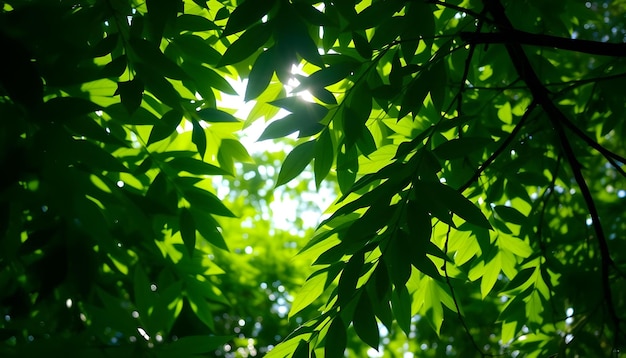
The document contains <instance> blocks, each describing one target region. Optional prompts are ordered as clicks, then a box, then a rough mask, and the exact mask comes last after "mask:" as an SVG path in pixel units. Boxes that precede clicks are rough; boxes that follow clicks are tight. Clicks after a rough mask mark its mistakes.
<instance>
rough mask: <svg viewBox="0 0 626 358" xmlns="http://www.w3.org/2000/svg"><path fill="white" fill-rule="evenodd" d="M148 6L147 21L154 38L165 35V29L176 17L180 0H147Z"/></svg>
mask: <svg viewBox="0 0 626 358" xmlns="http://www.w3.org/2000/svg"><path fill="white" fill-rule="evenodd" d="M146 5H147V7H148V14H147V22H148V28H149V29H150V32H151V36H152V39H154V40H156V39H160V38H161V37H163V31H164V30H165V28H166V27H167V26H168V25H169V24H171V23H172V22H173V21H174V20H175V19H176V14H177V13H178V10H179V6H180V5H181V1H180V0H170V1H161V0H146Z"/></svg>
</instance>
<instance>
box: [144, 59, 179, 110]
mask: <svg viewBox="0 0 626 358" xmlns="http://www.w3.org/2000/svg"><path fill="white" fill-rule="evenodd" d="M135 69H136V70H137V75H138V76H139V77H140V79H141V81H142V82H143V83H144V84H145V86H146V88H147V89H148V90H149V91H150V93H152V94H153V95H155V96H156V97H157V98H158V99H160V100H161V101H163V103H165V104H167V105H168V106H170V107H172V108H178V107H180V104H181V101H182V98H181V97H180V94H179V93H178V91H176V89H175V88H174V86H173V85H172V84H171V83H170V82H169V81H168V80H166V79H165V78H164V77H163V75H162V74H159V73H157V72H155V71H153V70H152V69H150V68H149V67H146V66H144V65H141V64H139V63H136V64H135ZM144 99H145V98H144ZM140 108H141V107H140Z"/></svg>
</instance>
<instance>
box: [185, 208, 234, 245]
mask: <svg viewBox="0 0 626 358" xmlns="http://www.w3.org/2000/svg"><path fill="white" fill-rule="evenodd" d="M190 211H191V214H192V215H193V219H194V223H195V226H196V230H198V233H200V236H202V238H203V239H205V240H206V241H208V242H209V243H210V244H211V245H213V246H215V247H217V248H218V249H221V250H224V251H229V249H228V245H226V241H225V240H224V236H222V233H221V230H220V229H219V223H218V222H217V221H215V219H213V217H212V216H211V215H210V214H208V213H207V212H206V211H205V210H204V209H203V208H196V207H192V208H191V209H190Z"/></svg>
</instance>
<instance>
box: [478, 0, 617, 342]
mask: <svg viewBox="0 0 626 358" xmlns="http://www.w3.org/2000/svg"><path fill="white" fill-rule="evenodd" d="M483 4H484V5H485V7H486V8H487V10H488V11H489V13H491V15H492V16H493V18H494V19H495V21H496V24H497V26H498V28H499V30H500V31H503V32H511V31H512V30H513V26H512V24H511V22H510V21H509V19H508V17H507V16H506V13H505V10H504V7H503V6H502V4H501V3H500V1H499V0H483ZM505 46H506V49H507V52H508V53H509V57H510V59H511V61H512V62H513V66H514V67H515V69H516V70H517V73H518V74H519V76H520V77H521V78H522V80H523V81H524V82H526V84H527V85H528V88H529V90H530V92H531V93H532V95H533V98H534V100H535V101H536V102H537V103H538V104H539V105H540V106H541V107H542V108H543V109H544V110H545V111H546V114H547V115H548V118H549V119H550V121H551V123H552V126H553V127H554V130H555V131H556V135H557V137H558V139H559V141H560V143H561V146H562V147H563V151H564V152H565V157H566V159H567V161H568V163H569V165H570V167H571V169H572V172H573V174H574V179H575V180H576V183H577V185H578V186H579V188H580V190H581V193H582V195H583V199H584V201H585V204H586V205H587V209H588V210H589V214H590V216H591V220H592V223H593V224H592V225H593V228H594V231H595V233H596V237H597V239H598V247H599V249H600V268H601V276H602V277H601V280H602V288H603V294H604V300H605V302H606V305H607V309H608V313H609V315H610V317H611V320H612V321H613V322H612V323H613V325H614V326H615V338H616V339H617V336H619V331H620V320H619V317H618V316H617V313H616V312H615V306H614V304H613V294H612V291H611V286H610V282H609V267H610V266H611V262H612V260H611V255H610V252H609V247H608V243H607V240H606V237H605V235H604V230H603V228H602V225H601V223H600V217H599V214H598V211H597V208H596V205H595V202H594V200H593V196H592V194H591V191H590V190H589V187H588V186H587V183H586V181H585V178H584V176H583V174H582V168H581V165H580V163H579V162H578V160H577V158H576V154H575V153H574V150H573V148H572V146H571V144H570V141H569V139H568V138H567V136H566V134H565V130H564V129H563V125H564V124H565V123H567V122H568V119H567V117H566V116H565V114H563V112H562V111H561V110H560V109H559V108H558V107H557V106H556V105H555V104H554V102H553V101H552V100H551V99H550V93H549V91H548V89H547V88H546V87H545V86H544V85H543V84H542V83H541V81H540V80H539V77H538V76H537V73H536V72H535V70H534V69H533V67H532V65H531V64H530V61H529V59H528V57H527V56H526V53H525V52H524V50H523V48H522V44H521V43H516V42H506V43H505Z"/></svg>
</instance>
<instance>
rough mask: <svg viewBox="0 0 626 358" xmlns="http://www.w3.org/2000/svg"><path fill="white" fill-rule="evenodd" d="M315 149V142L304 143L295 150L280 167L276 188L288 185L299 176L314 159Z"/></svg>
mask: <svg viewBox="0 0 626 358" xmlns="http://www.w3.org/2000/svg"><path fill="white" fill-rule="evenodd" d="M314 148H315V141H308V142H304V143H302V144H300V145H298V146H296V147H295V148H293V150H292V151H291V152H289V154H288V155H287V157H286V158H285V161H284V162H283V165H282V166H281V167H280V172H279V173H278V179H276V186H279V185H283V184H285V183H288V182H289V181H291V180H292V179H293V178H295V177H296V176H298V175H299V174H300V173H301V172H302V171H303V170H304V168H306V166H307V165H309V162H311V160H312V159H313V155H314V150H315V149H314Z"/></svg>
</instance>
